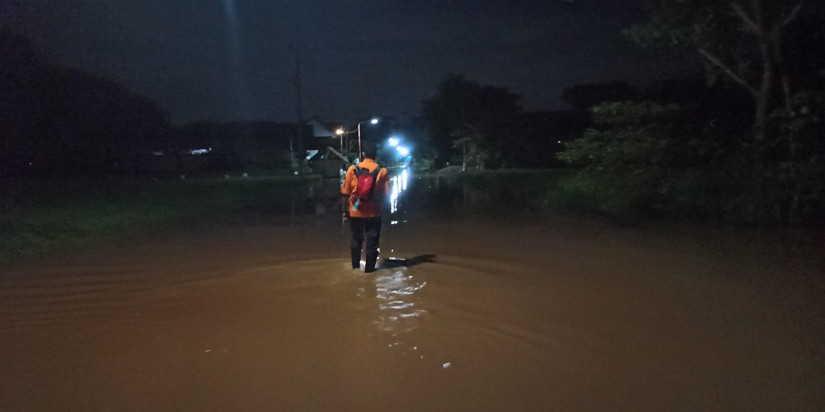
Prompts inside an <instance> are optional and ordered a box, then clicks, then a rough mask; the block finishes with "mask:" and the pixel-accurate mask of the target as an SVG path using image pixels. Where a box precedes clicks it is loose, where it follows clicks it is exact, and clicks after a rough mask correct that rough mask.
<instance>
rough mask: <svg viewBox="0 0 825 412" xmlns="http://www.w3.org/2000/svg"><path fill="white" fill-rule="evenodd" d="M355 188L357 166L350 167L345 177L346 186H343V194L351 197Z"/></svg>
mask: <svg viewBox="0 0 825 412" xmlns="http://www.w3.org/2000/svg"><path fill="white" fill-rule="evenodd" d="M354 187H355V166H350V167H349V169H347V174H346V175H345V176H344V185H343V186H341V194H342V195H344V196H350V195H351V194H352V191H353V188H354Z"/></svg>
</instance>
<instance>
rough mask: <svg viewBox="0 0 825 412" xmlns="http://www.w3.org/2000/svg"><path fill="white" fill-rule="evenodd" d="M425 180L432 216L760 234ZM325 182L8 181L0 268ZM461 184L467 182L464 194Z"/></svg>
mask: <svg viewBox="0 0 825 412" xmlns="http://www.w3.org/2000/svg"><path fill="white" fill-rule="evenodd" d="M454 172H455V171H454ZM418 176H419V177H422V178H434V177H436V176H439V177H441V178H443V177H446V178H447V179H449V180H451V181H452V182H453V183H454V184H444V185H441V187H440V189H438V190H431V191H430V192H427V193H425V192H424V191H423V190H425V188H424V187H421V188H418V190H413V191H411V192H412V193H409V194H408V196H416V197H417V198H416V199H415V200H414V201H415V202H416V203H419V204H420V207H422V208H424V209H426V210H427V211H428V212H427V213H436V212H437V213H444V214H447V215H449V214H453V213H458V214H468V215H470V214H471V215H479V214H480V215H494V216H502V215H508V214H512V215H518V216H537V217H541V216H569V217H573V218H577V219H579V218H580V219H594V220H603V221H607V222H609V223H610V224H614V225H617V226H642V225H648V224H650V225H656V224H659V223H664V222H670V223H673V222H680V223H681V224H693V223H696V224H699V225H714V226H719V227H722V228H724V227H725V226H730V227H732V228H733V227H736V226H737V224H739V227H743V226H744V227H750V228H752V227H754V225H747V224H745V225H743V224H741V223H737V222H730V221H724V220H713V219H707V218H695V219H694V220H690V219H686V218H684V216H662V215H656V214H655V213H650V212H649V211H645V210H641V209H633V208H612V209H611V208H606V205H605V204H604V203H603V201H604V199H603V197H604V196H602V198H598V197H594V198H586V197H582V196H581V194H580V193H576V191H575V190H570V187H571V186H570V185H571V182H575V179H576V178H577V177H578V171H577V170H576V169H501V170H484V171H475V170H468V171H466V172H462V173H452V174H448V175H443V174H442V175H439V174H438V173H420V174H418ZM321 182H322V179H321V177H320V176H319V175H304V176H289V175H281V176H275V175H271V176H251V177H247V178H243V177H239V175H237V174H235V175H233V177H230V178H224V177H222V178H215V177H212V178H205V177H198V178H187V179H175V180H158V179H153V178H150V177H138V178H127V177H113V178H99V179H91V180H90V179H86V178H53V179H39V180H32V179H6V180H3V181H0V183H1V184H2V186H0V191H2V193H3V196H2V201H0V212H2V213H0V267H5V266H8V265H11V264H13V263H17V262H24V261H27V260H30V259H35V258H37V257H38V256H45V255H47V254H50V253H59V252H70V251H73V250H77V249H82V248H87V247H95V246H98V245H103V244H106V243H111V242H114V241H117V240H118V239H124V238H128V237H132V236H141V235H144V234H146V233H149V232H157V231H158V230H169V231H174V230H177V229H184V228H186V227H191V225H193V224H195V223H197V222H205V223H208V224H212V223H215V224H221V223H225V222H226V220H227V219H232V218H233V217H236V216H245V215H257V216H286V215H289V214H290V213H291V212H294V211H295V209H294V208H295V206H296V204H299V205H303V203H302V201H304V200H306V199H307V198H308V197H309V196H310V195H308V193H307V192H308V187H317V186H319V185H320V184H321ZM455 184H460V186H461V190H457V189H456V186H455ZM422 186H423V185H422ZM608 195H609V193H605V196H608ZM418 197H421V198H420V199H419V198H418ZM458 197H460V199H458ZM457 205H461V206H460V208H461V210H457ZM301 212H303V211H301ZM769 230H773V229H770V228H769ZM776 230H782V229H776Z"/></svg>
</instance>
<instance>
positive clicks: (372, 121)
mask: <svg viewBox="0 0 825 412" xmlns="http://www.w3.org/2000/svg"><path fill="white" fill-rule="evenodd" d="M370 124H378V118H377V117H373V118H372V120H370Z"/></svg>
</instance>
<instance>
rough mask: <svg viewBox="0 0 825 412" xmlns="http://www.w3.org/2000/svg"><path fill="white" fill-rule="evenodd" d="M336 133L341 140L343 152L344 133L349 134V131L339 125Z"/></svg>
mask: <svg viewBox="0 0 825 412" xmlns="http://www.w3.org/2000/svg"><path fill="white" fill-rule="evenodd" d="M335 134H337V135H338V140H339V141H340V142H341V143H340V145H341V147H340V150H341V151H342V152H343V151H344V135H345V134H347V131H346V130H344V129H342V128H340V127H339V128H338V130H336V131H335Z"/></svg>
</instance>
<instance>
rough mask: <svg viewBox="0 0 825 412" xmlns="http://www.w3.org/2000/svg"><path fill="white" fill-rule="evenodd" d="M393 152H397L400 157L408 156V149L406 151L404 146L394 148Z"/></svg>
mask: <svg viewBox="0 0 825 412" xmlns="http://www.w3.org/2000/svg"><path fill="white" fill-rule="evenodd" d="M395 150H398V153H400V154H401V156H407V155H409V154H410V149H407V148H406V147H404V146H398V147H396V148H395Z"/></svg>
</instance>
